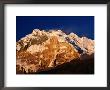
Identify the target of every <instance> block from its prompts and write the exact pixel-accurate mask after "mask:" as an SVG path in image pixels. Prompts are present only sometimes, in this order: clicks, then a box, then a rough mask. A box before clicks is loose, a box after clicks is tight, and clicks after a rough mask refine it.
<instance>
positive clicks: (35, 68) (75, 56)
mask: <svg viewBox="0 0 110 90" xmlns="http://www.w3.org/2000/svg"><path fill="white" fill-rule="evenodd" d="M93 54H94V40H91V39H88V38H87V37H78V36H77V35H76V34H74V33H70V34H69V35H67V34H65V33H64V32H63V31H62V30H50V31H45V30H39V29H35V30H33V31H32V33H31V34H28V35H26V36H25V37H23V38H21V39H20V40H19V41H18V42H16V70H17V72H22V73H35V72H41V71H46V70H49V69H52V68H55V67H57V66H59V65H62V64H64V63H67V62H70V61H74V60H83V59H86V58H91V55H93Z"/></svg>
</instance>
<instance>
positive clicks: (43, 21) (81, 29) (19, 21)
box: [16, 16, 94, 41]
mask: <svg viewBox="0 0 110 90" xmlns="http://www.w3.org/2000/svg"><path fill="white" fill-rule="evenodd" d="M37 28H38V29H41V30H42V29H44V30H49V29H62V30H63V31H64V32H65V33H67V34H68V33H71V32H73V33H76V34H77V35H79V36H86V37H88V38H91V39H94V16H16V40H17V41H18V40H19V39H20V38H22V37H24V36H25V35H27V34H29V33H31V32H32V30H33V29H37Z"/></svg>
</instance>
